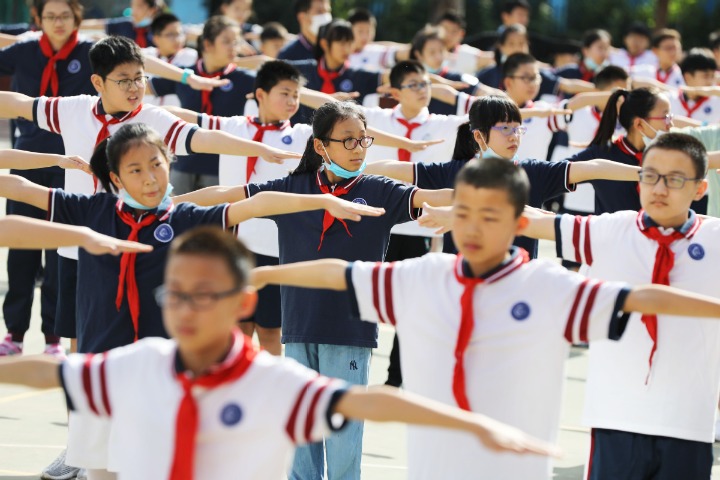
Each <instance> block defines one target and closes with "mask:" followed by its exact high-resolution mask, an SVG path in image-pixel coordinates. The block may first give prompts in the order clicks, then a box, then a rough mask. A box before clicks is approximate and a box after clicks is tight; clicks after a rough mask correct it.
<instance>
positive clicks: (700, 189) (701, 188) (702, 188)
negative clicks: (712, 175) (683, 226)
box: [693, 178, 708, 202]
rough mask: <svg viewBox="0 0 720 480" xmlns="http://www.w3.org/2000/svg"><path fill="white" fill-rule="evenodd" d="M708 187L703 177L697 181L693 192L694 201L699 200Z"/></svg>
mask: <svg viewBox="0 0 720 480" xmlns="http://www.w3.org/2000/svg"><path fill="white" fill-rule="evenodd" d="M707 189H708V181H707V179H706V178H703V180H702V181H701V182H699V183H698V188H697V191H696V192H695V198H694V199H693V200H695V201H696V202H697V201H698V200H700V199H701V198H702V197H704V196H705V192H707Z"/></svg>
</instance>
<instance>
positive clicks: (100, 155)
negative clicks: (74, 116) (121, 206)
mask: <svg viewBox="0 0 720 480" xmlns="http://www.w3.org/2000/svg"><path fill="white" fill-rule="evenodd" d="M142 143H144V144H146V145H151V146H154V147H157V148H158V150H160V153H161V154H162V155H163V156H164V157H165V160H166V161H167V162H169V161H170V159H171V158H172V156H171V154H170V151H169V150H168V148H167V145H165V142H163V140H162V138H160V134H158V133H157V132H156V131H155V130H153V129H152V128H150V127H149V126H147V125H145V124H144V123H129V124H127V125H123V126H122V127H120V129H119V130H118V131H117V132H115V133H114V134H113V135H111V136H109V137H108V138H106V139H105V140H103V141H102V142H100V143H99V144H98V145H97V146H96V147H95V151H94V152H93V154H92V157H91V158H90V169H91V170H92V172H93V175H95V177H96V178H97V179H98V182H100V185H102V187H103V188H104V189H105V191H106V192H111V193H117V191H118V190H117V188H116V187H115V184H114V183H113V182H112V180H111V179H110V172H112V173H114V174H115V175H118V174H119V171H120V160H121V159H122V157H123V155H125V154H126V153H127V152H128V151H129V150H130V149H132V148H135V147H136V146H137V145H138V144H142Z"/></svg>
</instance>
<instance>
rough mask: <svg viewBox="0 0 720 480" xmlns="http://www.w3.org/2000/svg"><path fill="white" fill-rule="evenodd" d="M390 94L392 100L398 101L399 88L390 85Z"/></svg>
mask: <svg viewBox="0 0 720 480" xmlns="http://www.w3.org/2000/svg"><path fill="white" fill-rule="evenodd" d="M390 96H391V97H392V98H393V100H397V101H398V102H399V101H400V89H399V88H395V87H390Z"/></svg>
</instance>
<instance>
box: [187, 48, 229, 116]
mask: <svg viewBox="0 0 720 480" xmlns="http://www.w3.org/2000/svg"><path fill="white" fill-rule="evenodd" d="M236 68H237V66H236V65H235V64H234V63H231V64H229V65H228V66H227V67H225V68H224V69H222V70H218V71H217V72H215V73H207V72H206V71H205V68H203V62H202V60H198V62H197V68H196V70H197V74H198V75H200V76H201V77H203V78H218V77H224V76H225V75H228V74H230V73H232V72H233V71H235V69H236ZM212 92H213V90H202V91H201V92H200V113H207V114H208V115H212V114H213V104H212V101H211V100H210V95H211V94H212Z"/></svg>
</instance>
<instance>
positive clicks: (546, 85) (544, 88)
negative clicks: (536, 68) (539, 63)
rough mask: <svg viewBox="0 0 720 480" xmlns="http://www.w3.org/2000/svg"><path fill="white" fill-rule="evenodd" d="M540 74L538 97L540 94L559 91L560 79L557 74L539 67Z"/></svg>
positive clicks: (552, 93)
mask: <svg viewBox="0 0 720 480" xmlns="http://www.w3.org/2000/svg"><path fill="white" fill-rule="evenodd" d="M540 76H541V77H542V82H541V83H540V92H539V93H538V97H539V96H540V95H557V93H558V92H559V91H560V80H559V79H558V77H557V75H555V74H554V73H553V72H552V71H550V70H547V69H541V70H540Z"/></svg>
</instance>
